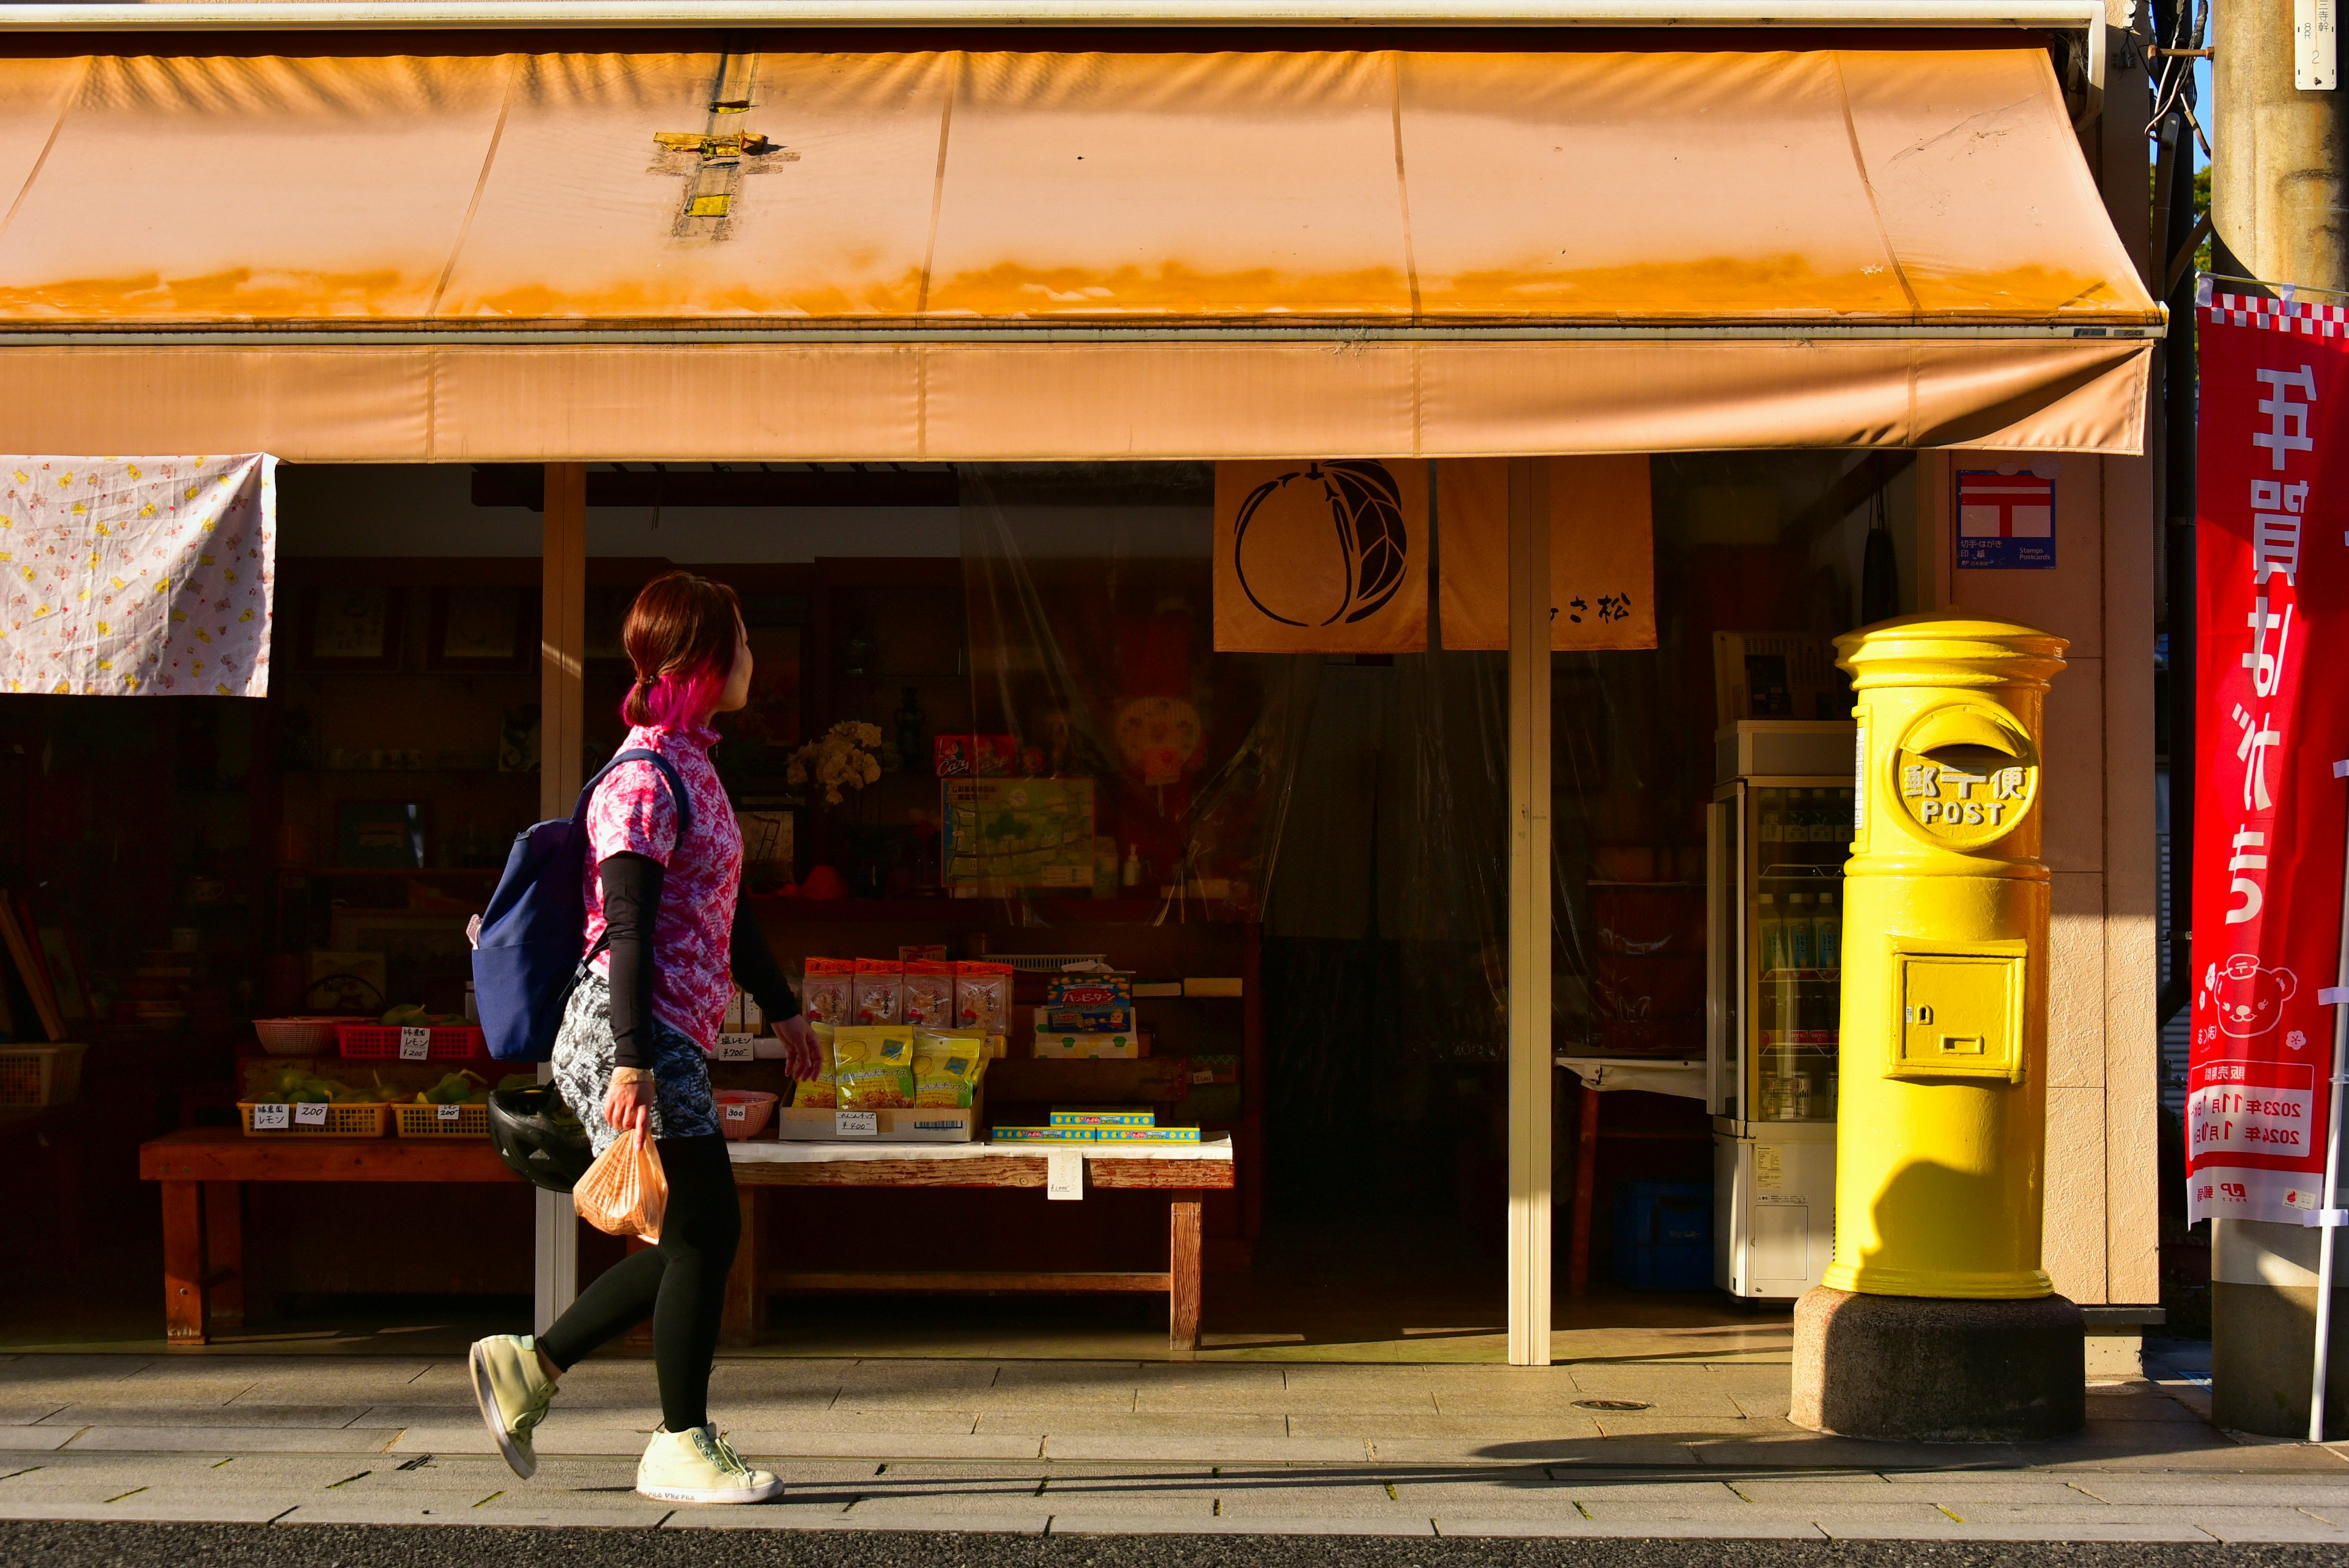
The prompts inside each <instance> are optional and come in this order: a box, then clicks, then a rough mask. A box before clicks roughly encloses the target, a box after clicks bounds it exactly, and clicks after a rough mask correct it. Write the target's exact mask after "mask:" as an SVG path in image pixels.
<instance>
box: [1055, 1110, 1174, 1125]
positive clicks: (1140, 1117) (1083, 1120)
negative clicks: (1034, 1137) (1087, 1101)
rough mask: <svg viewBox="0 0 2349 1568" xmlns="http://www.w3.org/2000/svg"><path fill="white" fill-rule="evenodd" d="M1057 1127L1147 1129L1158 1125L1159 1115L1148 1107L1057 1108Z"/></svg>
mask: <svg viewBox="0 0 2349 1568" xmlns="http://www.w3.org/2000/svg"><path fill="white" fill-rule="evenodd" d="M1052 1125H1053V1126H1054V1127H1155V1126H1157V1125H1158V1113H1157V1112H1156V1111H1154V1110H1153V1109H1151V1108H1150V1107H1149V1106H1054V1107H1053V1108H1052Z"/></svg>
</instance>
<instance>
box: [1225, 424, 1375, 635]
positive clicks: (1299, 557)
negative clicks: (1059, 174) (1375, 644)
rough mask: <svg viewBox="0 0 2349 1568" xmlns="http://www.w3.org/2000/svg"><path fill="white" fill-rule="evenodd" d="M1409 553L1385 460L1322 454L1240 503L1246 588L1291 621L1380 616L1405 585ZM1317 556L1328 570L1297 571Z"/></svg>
mask: <svg viewBox="0 0 2349 1568" xmlns="http://www.w3.org/2000/svg"><path fill="white" fill-rule="evenodd" d="M1325 529H1326V530H1328V533H1327V534H1326V535H1325V534H1324V533H1323V530H1325ZM1251 530H1254V532H1255V535H1256V537H1255V542H1254V548H1255V556H1256V559H1257V575H1256V576H1255V577H1254V578H1253V579H1251V577H1250V576H1249V575H1248V561H1249V558H1250V556H1249V552H1250V538H1249V535H1250V531H1251ZM1409 552H1410V541H1409V540H1408V539H1407V538H1406V537H1405V536H1404V531H1403V523H1402V490H1401V489H1400V488H1399V487H1398V486H1397V485H1396V483H1395V479H1394V475H1393V474H1392V473H1389V472H1387V466H1386V464H1384V463H1382V462H1315V463H1309V464H1307V465H1306V467H1305V468H1303V469H1302V470H1300V471H1299V472H1295V473H1284V474H1280V475H1278V477H1276V478H1273V479H1268V480H1266V481H1265V482H1264V483H1262V484H1259V485H1257V487H1256V489H1254V490H1253V491H1251V492H1249V493H1248V497H1247V500H1246V501H1243V502H1242V503H1241V504H1240V509H1239V516H1238V518H1237V524H1236V525H1235V527H1234V529H1233V533H1232V566H1233V568H1234V570H1235V572H1236V573H1237V576H1238V577H1239V584H1240V591H1241V592H1243V593H1245V594H1246V595H1247V599H1248V603H1250V604H1252V605H1254V606H1256V607H1257V609H1258V610H1259V611H1261V612H1262V613H1263V614H1264V615H1265V616H1266V617H1267V618H1270V619H1272V620H1277V621H1278V622H1280V623H1281V624H1282V625H1283V626H1332V625H1335V624H1337V623H1338V622H1340V621H1343V622H1345V623H1346V624H1347V625H1352V624H1353V623H1354V622H1356V621H1359V620H1363V619H1366V618H1369V617H1371V616H1373V615H1376V614H1377V613H1378V612H1379V611H1380V610H1381V609H1383V608H1385V607H1386V603H1387V601H1388V600H1389V599H1392V597H1394V596H1395V590H1396V589H1397V588H1400V587H1402V578H1403V567H1404V565H1405V563H1406V561H1407V560H1408V557H1409ZM1316 557H1319V565H1320V566H1321V568H1322V569H1320V570H1313V569H1311V568H1310V567H1308V569H1306V570H1304V571H1299V570H1297V569H1296V568H1297V567H1299V566H1305V565H1306V564H1307V563H1312V562H1314V561H1315V560H1316ZM1333 579H1334V580H1335V588H1334V597H1335V599H1336V602H1335V604H1334V605H1332V604H1331V603H1330V598H1331V597H1332V581H1333ZM1325 608H1326V610H1327V613H1326V614H1324V613H1322V612H1323V611H1324V609H1325Z"/></svg>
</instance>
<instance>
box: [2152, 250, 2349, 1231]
mask: <svg viewBox="0 0 2349 1568" xmlns="http://www.w3.org/2000/svg"><path fill="white" fill-rule="evenodd" d="M2343 314H2344V313H2343V312H2342V311H2341V310H2340V309H2339V308H2338V307H2334V306H2297V305H2292V304H2284V303H2281V302H2278V301H2274V300H2264V299H2238V298H2236V297H2234V296H2220V299H2219V300H2218V302H2217V304H2216V305H2215V306H2211V307H2209V308H2207V309H2205V310H2204V311H2203V314H2202V323H2201V327H2202V331H2201V337H2200V346H2201V372H2202V383H2201V416H2200V430H2199V443H2200V445H2199V468H2198V473H2199V494H2198V496H2197V516H2198V524H2199V525H2198V530H2197V552H2198V554H2197V566H2198V590H2199V605H2198V614H2199V633H2198V639H2197V641H2198V647H2199V670H2197V672H2196V679H2197V683H2198V698H2199V701H2198V704H2197V706H2198V711H2199V712H2200V713H2201V714H2202V715H2203V718H2202V727H2201V733H2200V735H2199V758H2198V764H2197V771H2198V779H2199V785H2198V799H2197V801H2196V805H2195V826H2194V840H2195V841H2194V845H2193V850H2192V853H2193V855H2194V899H2195V909H2194V911H2193V923H2192V929H2193V932H2194V957H2193V965H2194V989H2193V1008H2192V1022H2193V1045H2192V1055H2191V1060H2190V1064H2189V1081H2188V1099H2187V1125H2186V1141H2187V1158H2188V1162H2189V1165H2188V1169H2189V1175H2188V1189H2189V1190H2188V1210H2189V1216H2190V1217H2191V1218H2192V1219H2196V1220H2199V1219H2201V1218H2203V1217H2205V1216H2207V1215H2214V1214H2215V1215H2224V1216H2226V1217H2228V1218H2230V1219H2244V1220H2283V1221H2286V1222H2295V1221H2297V1220H2299V1218H2300V1215H2301V1214H2302V1212H2304V1211H2306V1210H2312V1209H2313V1208H2315V1207H2316V1204H2317V1198H2316V1187H2317V1183H2318V1180H2319V1178H2320V1176H2321V1173H2322V1171H2323V1164H2324V1141H2325V1128H2324V1111H2325V1106H2324V1103H2323V1095H2322V1093H2321V1092H2320V1091H2321V1085H2323V1083H2324V1081H2325V1080H2326V1078H2327V1077H2328V1076H2329V1075H2330V1073H2331V1044H2332V1029H2331V1027H2330V1017H2329V1013H2328V1012H2327V1010H2326V1009H2325V1008H2324V1007H2323V1005H2322V1004H2321V1003H2320V1002H2319V1001H2318V996H2319V993H2320V992H2322V990H2323V988H2324V987H2325V986H2327V985H2328V984H2330V983H2331V977H2332V975H2333V971H2334V969H2335V967H2336V966H2337V952H2338V942H2339V939H2340V912H2341V878H2342V874H2343V867H2342V854H2343V847H2344V846H2343V812H2344V786H2343V785H2342V784H2337V783H2335V782H2334V781H2333V761H2334V760H2335V759H2337V758H2341V757H2344V756H2349V722H2344V715H2349V672H2344V670H2342V669H2341V668H2340V664H2341V661H2340V659H2339V653H2338V649H2339V646H2340V642H2341V631H2340V626H2341V617H2342V615H2343V614H2344V602H2343V596H2344V591H2349V540H2344V535H2343V533H2342V525H2341V521H2340V519H2341V515H2342V514H2341V508H2340V502H2339V497H2340V496H2341V495H2342V494H2343V493H2344V491H2345V490H2349V474H2344V473H2341V472H2337V469H2338V466H2339V465H2340V464H2341V463H2342V462H2343V458H2342V456H2341V455H2340V454H2341V452H2342V450H2343V443H2342V441H2341V439H2340V438H2339V436H2337V435H2334V434H2333V433H2332V431H2334V430H2335V429H2336V428H2343V427H2341V426H2340V425H2339V421H2341V420H2342V418H2343V414H2344V404H2349V336H2344V331H2349V325H2345V324H2344V320H2343Z"/></svg>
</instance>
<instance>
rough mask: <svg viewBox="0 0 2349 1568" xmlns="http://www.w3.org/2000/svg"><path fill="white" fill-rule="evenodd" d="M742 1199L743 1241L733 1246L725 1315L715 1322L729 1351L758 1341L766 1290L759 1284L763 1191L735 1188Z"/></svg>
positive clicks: (727, 1277) (763, 1314)
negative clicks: (717, 1323)
mask: <svg viewBox="0 0 2349 1568" xmlns="http://www.w3.org/2000/svg"><path fill="white" fill-rule="evenodd" d="M735 1191H736V1192H737V1193H738V1194H739V1195H740V1198H741V1199H742V1240H741V1241H740V1242H739V1243H737V1244H736V1246H735V1248H734V1266H733V1267H732V1268H730V1269H729V1270H728V1271H727V1272H726V1315H725V1316H724V1317H723V1318H722V1319H720V1320H719V1325H718V1343H719V1345H721V1346H723V1347H724V1348H726V1349H728V1350H748V1349H750V1346H752V1345H756V1344H757V1343H758V1342H759V1329H760V1327H761V1323H760V1320H761V1318H763V1317H764V1316H765V1315H766V1314H765V1312H764V1310H763V1309H764V1307H765V1304H766V1293H765V1292H764V1291H762V1290H761V1289H760V1287H759V1232H760V1224H761V1220H764V1219H765V1217H766V1212H767V1205H766V1202H765V1198H766V1194H765V1192H764V1190H763V1189H760V1188H756V1187H738V1188H736V1189H735Z"/></svg>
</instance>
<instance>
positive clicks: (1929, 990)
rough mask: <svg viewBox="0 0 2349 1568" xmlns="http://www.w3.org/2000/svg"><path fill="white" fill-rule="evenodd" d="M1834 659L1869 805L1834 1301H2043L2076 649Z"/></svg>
mask: <svg viewBox="0 0 2349 1568" xmlns="http://www.w3.org/2000/svg"><path fill="white" fill-rule="evenodd" d="M1836 646H1837V649H1839V650H1840V651H1841V654H1842V658H1841V660H1840V662H1841V664H1842V666H1843V668H1844V669H1846V670H1849V671H1851V674H1852V680H1853V685H1854V686H1855V688H1856V689H1857V693H1858V707H1857V712H1856V713H1855V714H1854V717H1855V718H1856V719H1857V722H1858V756H1857V768H1858V788H1857V797H1856V799H1857V812H1856V818H1857V820H1856V821H1855V823H1854V831H1853V842H1852V858H1851V861H1850V863H1849V865H1848V866H1847V867H1846V869H1845V874H1844V901H1845V909H1844V944H1843V1040H1842V1048H1841V1065H1842V1072H1841V1079H1842V1083H1841V1089H1842V1099H1841V1105H1840V1108H1839V1112H1838V1122H1837V1132H1836V1243H1835V1262H1834V1263H1833V1264H1832V1265H1831V1266H1830V1267H1829V1268H1828V1269H1827V1272H1826V1288H1827V1289H1828V1290H1830V1291H1845V1292H1853V1293H1863V1294H1868V1295H1876V1296H1927V1297H1943V1298H1960V1299H1973V1300H2017V1299H2024V1298H2030V1297H2037V1296H2045V1295H2048V1294H2050V1293H2051V1292H2052V1287H2051V1286H2050V1284H2049V1282H2048V1279H2047V1274H2046V1272H2045V1271H2044V1269H2042V1268H2041V1267H2040V1256H2039V1244H2040V1202H2041V1188H2042V1181H2043V1171H2044V1165H2045V1146H2046V1134H2045V1119H2046V1098H2047V1094H2046V1064H2047V899H2048V877H2047V868H2046V867H2044V866H2043V865H2042V864H2040V860H2039V840H2040V793H2041V792H2040V745H2041V737H2042V735H2043V733H2044V717H2043V707H2044V701H2045V698H2046V693H2047V682H2048V680H2049V678H2050V677H2052V676H2053V675H2054V673H2055V672H2056V671H2057V670H2061V669H2063V668H2064V659H2063V657H2062V655H2063V652H2064V647H2065V644H2064V639H2061V638H2058V637H2051V636H2049V635H2048V634H2047V633H2045V632H2042V631H2034V630H2033V629H2031V628H2028V627H2023V626H2014V625H2010V624H2008V623H2006V622H2003V621H1996V620H1987V619H1978V618H1971V617H1967V616H1963V615H1956V614H1951V613H1947V612H1945V613H1943V614H1940V615H1920V616H1908V617H1904V618H1900V619H1898V620H1890V621H1885V622H1882V623H1880V624H1878V625H1876V626H1872V627H1868V628H1864V629H1862V630H1859V631H1856V632H1851V633H1848V634H1847V635H1845V636H1843V637H1840V638H1838V639H1836Z"/></svg>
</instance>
